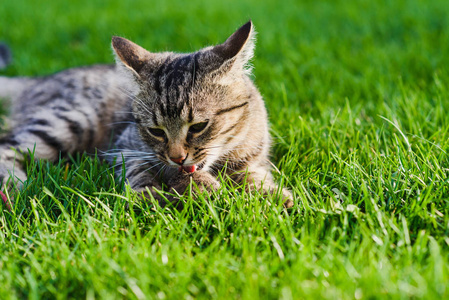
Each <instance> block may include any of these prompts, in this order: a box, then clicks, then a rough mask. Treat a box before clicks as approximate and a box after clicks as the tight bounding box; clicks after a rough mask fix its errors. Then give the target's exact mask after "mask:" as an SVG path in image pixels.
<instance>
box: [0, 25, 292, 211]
mask: <svg viewBox="0 0 449 300" xmlns="http://www.w3.org/2000/svg"><path fill="white" fill-rule="evenodd" d="M254 35H255V32H254V29H253V24H252V23H251V21H250V22H248V23H246V24H245V25H243V26H242V27H241V28H240V29H238V30H237V31H236V32H235V33H234V34H232V35H231V36H230V37H229V38H228V39H227V40H226V41H225V42H224V43H223V44H220V45H217V46H213V47H207V48H204V49H201V50H199V51H197V52H194V53H190V54H178V53H173V52H163V53H151V52H148V51H147V50H145V49H143V48H142V47H140V46H138V45H136V44H134V43H133V42H131V41H129V40H127V39H124V38H120V37H113V38H112V48H113V50H114V52H115V55H116V60H117V64H116V66H92V67H85V68H77V69H69V70H66V71H63V72H60V73H57V74H55V75H51V76H47V77H42V78H6V77H0V97H2V98H8V99H10V100H12V101H11V102H12V116H11V119H12V123H11V130H10V131H9V132H8V133H7V134H5V135H4V136H3V137H2V138H1V139H0V180H2V181H3V183H4V184H5V183H6V179H8V177H10V175H12V176H11V177H12V179H13V180H16V181H18V182H20V181H24V180H26V174H25V172H24V171H23V169H22V167H21V165H20V160H21V158H22V153H23V152H25V151H27V149H34V151H35V157H36V158H42V159H48V160H51V161H55V160H57V159H58V158H59V157H60V154H61V155H68V154H73V153H75V152H84V151H85V152H94V150H95V148H97V149H99V150H100V151H106V152H102V153H104V157H105V158H106V159H107V160H108V161H110V162H111V163H113V164H115V165H116V166H117V174H118V175H120V174H123V173H122V170H121V167H122V165H124V166H125V170H124V174H125V176H126V179H127V180H128V181H129V184H130V185H131V187H132V188H133V189H134V190H136V191H138V192H144V193H148V192H149V193H151V194H152V195H153V196H154V197H156V198H157V199H159V200H160V201H161V203H163V200H162V199H161V198H160V195H159V193H156V192H155V189H158V190H160V189H162V187H163V186H164V185H165V186H167V187H168V188H169V189H171V191H173V192H174V191H176V193H179V194H183V193H184V191H185V190H186V189H187V188H188V187H189V186H190V183H191V182H192V181H193V182H194V183H195V184H196V185H197V186H198V187H199V188H200V190H208V191H211V190H217V189H219V188H220V182H219V181H218V180H217V176H218V173H219V172H225V173H226V175H227V176H228V177H229V178H231V179H232V180H233V181H234V182H236V184H240V183H242V182H243V181H245V180H246V182H247V183H248V184H247V186H248V187H249V189H257V190H260V189H262V190H263V191H264V192H265V193H276V192H277V190H278V188H277V186H276V185H275V183H274V181H273V178H272V175H271V165H270V162H269V159H268V155H269V148H270V136H269V133H268V124H267V112H266V109H265V106H264V102H263V100H262V97H261V95H260V93H259V91H258V90H257V88H256V87H255V85H254V84H253V82H252V80H251V79H250V77H249V75H250V69H249V67H248V62H249V60H250V59H251V57H252V55H253V49H254ZM111 140H112V141H113V145H112V147H111ZM9 181H11V179H10V180H9ZM281 193H282V197H283V199H284V201H285V203H284V205H285V206H287V207H290V206H292V205H293V202H292V196H291V193H290V192H289V191H288V190H286V189H283V190H282V191H281ZM146 196H147V197H148V196H149V195H148V194H147V195H146ZM168 199H169V200H170V201H175V199H174V198H173V197H172V198H170V197H169V198H168Z"/></svg>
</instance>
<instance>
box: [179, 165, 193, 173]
mask: <svg viewBox="0 0 449 300" xmlns="http://www.w3.org/2000/svg"><path fill="white" fill-rule="evenodd" d="M182 169H183V170H184V171H186V172H187V173H193V172H195V171H196V166H195V165H193V166H182Z"/></svg>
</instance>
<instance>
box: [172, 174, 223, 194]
mask: <svg viewBox="0 0 449 300" xmlns="http://www.w3.org/2000/svg"><path fill="white" fill-rule="evenodd" d="M167 184H168V186H169V187H170V189H171V190H174V191H176V192H177V193H178V194H180V195H183V194H184V193H185V192H186V190H187V189H189V188H190V187H193V186H194V185H196V186H197V187H198V191H199V192H200V193H201V192H204V191H207V192H212V191H216V190H218V189H219V188H220V183H219V182H218V181H217V179H216V178H215V177H213V176H212V175H211V174H210V173H209V172H206V171H196V172H193V173H187V172H179V173H178V174H176V175H174V176H173V177H171V178H170V179H169V180H168V182H167ZM193 191H194V192H195V189H194V190H193Z"/></svg>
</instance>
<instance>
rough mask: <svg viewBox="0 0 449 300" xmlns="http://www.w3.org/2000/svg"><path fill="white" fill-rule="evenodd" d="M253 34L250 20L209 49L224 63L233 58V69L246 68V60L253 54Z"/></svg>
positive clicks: (254, 33)
mask: <svg viewBox="0 0 449 300" xmlns="http://www.w3.org/2000/svg"><path fill="white" fill-rule="evenodd" d="M255 36H256V32H255V30H254V26H253V23H252V22H251V20H250V21H248V22H247V23H246V24H245V25H243V26H242V27H240V28H239V29H237V31H236V32H234V33H233V34H232V35H231V36H230V37H229V38H228V39H227V40H226V41H225V42H224V43H223V44H220V45H217V46H215V47H213V48H212V49H211V51H212V52H213V53H214V54H216V55H218V56H219V57H220V58H221V59H222V60H223V62H224V63H225V62H226V61H228V60H230V59H234V58H235V61H234V62H233V66H232V68H233V69H234V68H239V69H243V70H244V69H248V62H249V61H250V60H251V58H252V57H253V54H254V46H255Z"/></svg>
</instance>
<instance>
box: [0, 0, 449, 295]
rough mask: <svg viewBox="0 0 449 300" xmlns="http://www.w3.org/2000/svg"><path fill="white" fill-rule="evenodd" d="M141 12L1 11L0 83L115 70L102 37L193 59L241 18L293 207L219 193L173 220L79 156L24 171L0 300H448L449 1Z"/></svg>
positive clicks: (3, 247)
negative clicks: (248, 30) (8, 62)
mask: <svg viewBox="0 0 449 300" xmlns="http://www.w3.org/2000/svg"><path fill="white" fill-rule="evenodd" d="M154 2H155V1H151V2H150V1H117V0H112V1H108V2H103V1H87V0H82V1H70V2H68V1H67V2H63V1H59V2H48V1H42V0H35V1H24V0H14V1H3V2H2V4H1V5H0V40H3V41H5V42H7V43H8V44H9V45H10V46H11V48H12V50H13V53H14V64H13V65H12V66H11V67H9V68H8V69H7V70H5V71H4V72H3V74H7V75H11V76H13V75H44V74H49V73H52V72H55V71H57V70H61V69H64V68H68V67H74V66H79V65H87V64H94V63H99V62H101V63H103V62H108V63H109V62H112V61H113V59H112V54H111V50H110V46H109V45H110V38H111V36H112V35H121V36H125V37H127V38H130V39H132V40H134V41H135V42H137V43H139V44H141V45H143V46H144V47H146V48H148V49H150V50H153V51H162V50H177V51H193V50H195V49H198V48H200V47H202V46H206V45H210V44H214V43H219V42H222V41H224V39H225V38H226V37H227V36H228V35H229V34H231V33H232V31H233V30H235V29H236V28H237V27H239V26H240V25H242V24H243V23H245V22H246V21H247V20H248V19H250V18H251V19H252V20H253V22H254V23H255V25H256V28H257V30H258V31H259V35H258V43H257V49H256V57H255V60H254V66H255V71H254V74H255V76H254V78H255V81H256V83H257V85H258V86H259V87H260V90H261V91H262V93H263V95H264V97H265V100H266V105H267V107H268V110H269V113H270V122H271V126H272V134H273V136H274V137H275V144H274V147H273V152H272V153H273V159H274V161H275V163H276V165H277V167H278V168H279V170H280V174H276V177H277V179H278V180H279V181H282V182H284V184H285V185H287V186H288V187H290V188H291V189H292V190H293V192H294V194H295V201H296V204H295V206H294V207H293V209H291V210H289V211H285V210H284V209H282V207H281V206H280V205H278V204H277V203H276V202H275V201H272V199H269V198H263V197H261V195H257V194H254V195H248V194H245V193H242V192H239V191H236V190H234V189H233V188H232V187H231V186H229V185H228V186H227V187H226V188H224V189H223V190H222V191H221V195H220V196H215V200H214V201H208V196H207V195H203V197H201V198H200V199H198V200H196V201H194V200H192V199H190V198H189V197H185V199H183V201H184V202H185V205H186V208H185V210H183V211H181V212H178V211H176V210H172V209H170V208H167V209H160V208H154V206H153V205H152V204H151V203H141V202H139V201H138V199H137V197H136V195H134V194H133V193H132V192H131V191H130V190H129V188H128V187H127V186H125V185H123V183H121V182H118V181H116V180H115V179H114V177H113V175H112V171H111V170H110V169H109V166H107V165H106V164H103V163H101V162H99V161H98V160H95V159H92V158H90V157H87V156H78V157H75V158H73V159H69V160H64V161H61V162H60V163H59V164H56V165H54V164H49V163H47V162H30V165H29V167H28V171H29V174H30V175H29V177H30V180H29V181H28V182H27V183H25V186H24V189H23V191H22V192H20V193H19V194H17V195H15V202H16V203H15V205H14V209H13V211H11V212H9V211H7V210H6V209H5V208H4V207H3V208H2V210H1V211H0V253H1V255H0V295H1V298H6V299H8V298H11V299H14V298H32V299H38V298H59V299H66V298H89V299H93V298H100V299H101V298H105V299H114V298H131V299H133V298H138V299H145V298H148V299H164V298H169V299H192V298H206V299H208V298H221V299H223V298H225V299H226V298H227V299H234V298H243V299H254V298H268V299H275V298H282V299H298V298H312V299H314V298H325V299H354V298H356V299H360V298H363V299H369V298H415V299H416V298H427V299H441V298H448V297H449V287H448V282H449V157H448V152H449V132H448V129H449V114H448V112H449V5H448V4H447V0H435V1H419V0H410V1H405V0H404V1H400V0H398V1H364V0H357V1H293V0H285V1H263V3H260V2H261V1H255V0H249V1H227V2H226V3H225V2H223V3H219V2H217V3H214V2H212V1H197V0H195V1H188V2H186V1H174V0H173V1H164V2H163V1H160V2H158V3H154ZM224 183H225V184H226V182H224ZM212 196H213V195H212ZM128 205H129V208H128Z"/></svg>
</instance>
